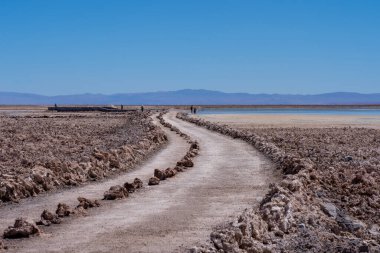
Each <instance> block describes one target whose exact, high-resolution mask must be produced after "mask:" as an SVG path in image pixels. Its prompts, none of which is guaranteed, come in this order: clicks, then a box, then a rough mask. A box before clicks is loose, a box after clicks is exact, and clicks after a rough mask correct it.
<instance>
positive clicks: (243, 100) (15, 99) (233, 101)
mask: <svg viewBox="0 0 380 253" xmlns="http://www.w3.org/2000/svg"><path fill="white" fill-rule="evenodd" d="M55 103H56V104H61V105H62V104H66V105H75V104H81V105H86V104H88V105H98V104H99V105H100V104H102V105H105V104H115V105H119V104H124V105H141V104H143V105H189V104H197V105H348V104H357V105H367V104H380V93H372V94H362V93H354V92H334V93H324V94H317V95H294V94H250V93H225V92H220V91H210V90H190V89H186V90H178V91H158V92H146V93H120V94H111V95H104V94H92V93H86V94H77V95H60V96H43V95H37V94H29V93H16V92H0V104H1V105H51V104H55Z"/></svg>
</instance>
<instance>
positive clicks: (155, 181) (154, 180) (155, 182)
mask: <svg viewBox="0 0 380 253" xmlns="http://www.w3.org/2000/svg"><path fill="white" fill-rule="evenodd" d="M158 184H160V179H159V178H157V177H151V178H149V182H148V185H158Z"/></svg>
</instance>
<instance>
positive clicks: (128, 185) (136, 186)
mask: <svg viewBox="0 0 380 253" xmlns="http://www.w3.org/2000/svg"><path fill="white" fill-rule="evenodd" d="M142 187H143V182H142V181H141V179H139V178H135V179H134V180H133V183H128V182H125V183H124V188H125V189H126V190H127V191H128V192H129V193H133V192H135V191H136V190H137V189H139V188H142Z"/></svg>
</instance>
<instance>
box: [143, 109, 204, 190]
mask: <svg viewBox="0 0 380 253" xmlns="http://www.w3.org/2000/svg"><path fill="white" fill-rule="evenodd" d="M165 113H166V112H162V113H160V114H159V115H158V116H157V118H158V119H159V120H160V123H161V124H162V125H163V126H165V127H167V128H169V129H171V131H174V132H176V133H177V134H178V135H180V136H181V137H182V138H184V139H185V140H187V142H188V143H189V144H190V148H189V150H188V151H187V153H186V155H185V156H184V157H183V158H182V159H181V160H180V161H178V162H177V164H176V167H175V168H174V169H172V168H167V169H165V170H160V169H155V170H154V176H153V177H151V178H150V179H149V182H148V185H158V184H160V181H162V180H165V179H167V178H171V177H174V176H175V175H177V174H178V173H179V172H183V171H184V170H185V169H187V168H189V167H193V166H194V163H193V158H194V157H196V156H197V155H198V153H199V144H198V142H197V141H192V140H191V138H190V136H188V135H186V134H184V133H183V132H182V131H181V130H179V129H178V128H177V127H175V126H173V125H172V124H170V123H168V122H166V121H165V120H164V118H163V117H162V116H163V115H164V114H165Z"/></svg>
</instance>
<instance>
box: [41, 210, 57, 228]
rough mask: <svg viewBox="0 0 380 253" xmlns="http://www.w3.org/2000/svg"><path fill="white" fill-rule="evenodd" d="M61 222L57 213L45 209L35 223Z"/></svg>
mask: <svg viewBox="0 0 380 253" xmlns="http://www.w3.org/2000/svg"><path fill="white" fill-rule="evenodd" d="M61 222H62V221H61V219H60V218H59V216H58V214H53V213H51V212H49V211H48V210H46V209H45V210H44V211H43V212H42V213H41V220H40V221H38V222H37V225H42V226H50V225H51V224H60V223H61Z"/></svg>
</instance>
